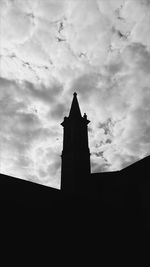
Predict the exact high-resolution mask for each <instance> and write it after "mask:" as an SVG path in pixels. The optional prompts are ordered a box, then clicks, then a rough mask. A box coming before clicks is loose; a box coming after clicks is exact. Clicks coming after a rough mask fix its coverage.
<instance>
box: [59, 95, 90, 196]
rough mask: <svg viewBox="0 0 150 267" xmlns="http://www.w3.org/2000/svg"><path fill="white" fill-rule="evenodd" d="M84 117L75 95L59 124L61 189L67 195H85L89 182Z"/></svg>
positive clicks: (85, 118)
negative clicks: (69, 109)
mask: <svg viewBox="0 0 150 267" xmlns="http://www.w3.org/2000/svg"><path fill="white" fill-rule="evenodd" d="M88 123H89V120H87V117H86V115H84V116H83V117H82V116H81V114H80V109H79V105H78V102H77V98H76V95H74V99H73V102H72V106H71V111H70V115H69V117H65V118H64V122H63V123H62V124H61V125H62V126H63V128H64V136H63V138H64V139H63V151H62V168H61V189H62V190H63V191H65V192H67V193H73V192H74V193H85V192H87V188H89V180H90V152H89V147H88V129H87V125H88Z"/></svg>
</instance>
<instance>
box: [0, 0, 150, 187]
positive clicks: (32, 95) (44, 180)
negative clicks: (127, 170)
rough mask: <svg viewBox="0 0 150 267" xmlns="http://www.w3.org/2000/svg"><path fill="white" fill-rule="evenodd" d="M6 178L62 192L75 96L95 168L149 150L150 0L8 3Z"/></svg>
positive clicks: (1, 53)
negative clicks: (66, 124) (67, 123)
mask: <svg viewBox="0 0 150 267" xmlns="http://www.w3.org/2000/svg"><path fill="white" fill-rule="evenodd" d="M0 36H1V39H0V172H1V173H4V174H8V175H12V176H15V177H18V178H22V179H26V180H29V181H33V182H36V183H40V184H45V185H48V186H53V187H59V182H60V159H61V158H60V155H61V150H62V133H63V131H62V130H63V129H62V127H61V126H60V123H61V122H62V121H63V117H64V116H66V115H68V112H69V109H70V105H71V101H72V93H73V92H74V91H77V93H78V99H79V103H80V107H81V111H82V114H83V113H84V112H86V113H87V115H88V119H89V120H90V121H91V123H90V125H89V144H90V150H91V165H92V172H100V171H113V170H120V169H122V168H124V167H126V166H128V165H130V164H132V163H133V162H135V161H138V160H139V159H141V158H143V157H145V156H147V155H149V154H150V0H0Z"/></svg>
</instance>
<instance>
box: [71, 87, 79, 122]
mask: <svg viewBox="0 0 150 267" xmlns="http://www.w3.org/2000/svg"><path fill="white" fill-rule="evenodd" d="M69 117H71V118H78V117H81V111H80V107H79V103H78V99H77V93H76V92H75V93H74V94H73V101H72V104H71V109H70V113H69Z"/></svg>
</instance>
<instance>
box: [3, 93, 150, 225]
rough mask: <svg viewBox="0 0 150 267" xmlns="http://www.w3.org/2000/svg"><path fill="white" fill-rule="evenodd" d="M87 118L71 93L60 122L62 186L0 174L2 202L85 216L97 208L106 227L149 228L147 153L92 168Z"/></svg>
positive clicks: (149, 197)
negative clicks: (116, 166)
mask: <svg viewBox="0 0 150 267" xmlns="http://www.w3.org/2000/svg"><path fill="white" fill-rule="evenodd" d="M89 123H90V121H89V120H88V118H87V115H86V114H84V115H83V116H82V115H81V111H80V107H79V103H78V99H77V94H76V93H74V95H73V101H72V104H71V109H70V113H69V116H68V117H65V118H64V121H63V122H62V123H61V125H62V127H63V150H62V155H61V159H62V163H61V190H58V189H54V188H50V187H47V186H43V185H38V184H34V183H32V182H29V181H23V180H21V179H16V178H14V177H9V176H6V175H3V174H0V206H1V207H3V206H7V207H8V208H9V207H10V208H11V207H15V206H24V207H28V208H30V207H33V208H34V207H35V208H39V207H42V208H43V207H47V208H49V209H51V210H53V209H54V210H55V209H56V210H59V211H60V212H65V214H66V215H68V214H70V212H71V210H72V215H73V216H74V215H75V214H76V215H77V216H78V217H79V218H80V216H82V214H83V211H84V212H85V211H86V214H87V218H88V216H89V214H90V216H96V218H98V215H99V214H101V219H100V222H101V223H102V225H103V227H106V228H107V227H109V228H110V226H112V229H114V226H115V227H116V229H118V222H119V224H120V227H121V228H122V227H127V225H128V226H129V228H130V226H131V224H132V225H133V226H135V225H137V226H138V227H139V225H140V224H142V225H144V227H146V228H149V227H150V208H149V207H150V193H149V192H150V179H149V163H150V156H148V157H146V158H144V159H142V160H139V161H138V162H136V163H134V164H132V165H130V166H128V167H126V168H124V169H122V170H120V171H114V172H101V173H91V169H90V150H89V144H88V124H89ZM137 173H138V175H137ZM89 210H90V212H89ZM75 211H76V213H75ZM93 211H94V213H93ZM68 212H69V213H68ZM68 216H69V215H68ZM69 218H70V217H69ZM110 222H111V225H110Z"/></svg>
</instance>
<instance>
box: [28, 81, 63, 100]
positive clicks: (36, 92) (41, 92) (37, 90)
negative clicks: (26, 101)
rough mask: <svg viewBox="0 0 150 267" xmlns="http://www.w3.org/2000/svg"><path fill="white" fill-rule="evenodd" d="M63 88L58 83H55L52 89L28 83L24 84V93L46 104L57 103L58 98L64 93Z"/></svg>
mask: <svg viewBox="0 0 150 267" xmlns="http://www.w3.org/2000/svg"><path fill="white" fill-rule="evenodd" d="M62 91H63V87H62V85H60V84H59V83H58V82H55V83H54V84H53V85H52V86H51V87H46V86H45V85H43V84H41V85H40V86H35V85H34V84H33V83H31V82H28V81H26V82H25V83H24V93H25V94H27V95H29V96H30V97H32V98H34V99H35V100H36V99H37V100H39V101H43V102H44V103H46V104H50V103H53V102H54V101H57V97H58V96H59V95H60V94H61V93H62Z"/></svg>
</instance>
